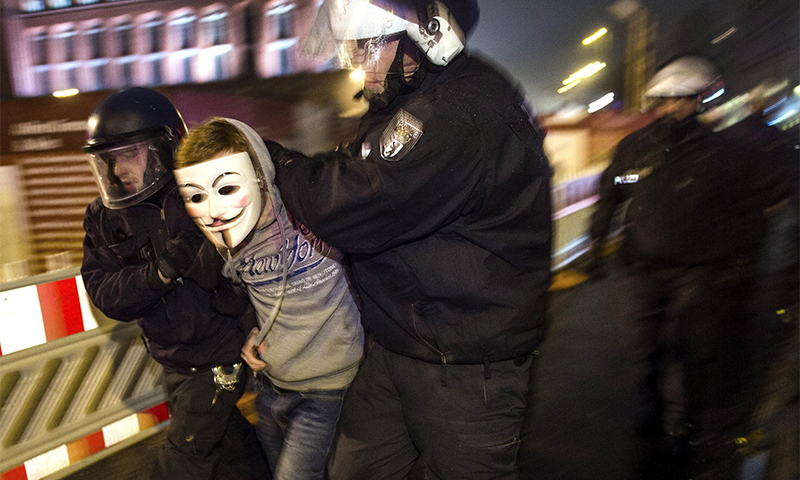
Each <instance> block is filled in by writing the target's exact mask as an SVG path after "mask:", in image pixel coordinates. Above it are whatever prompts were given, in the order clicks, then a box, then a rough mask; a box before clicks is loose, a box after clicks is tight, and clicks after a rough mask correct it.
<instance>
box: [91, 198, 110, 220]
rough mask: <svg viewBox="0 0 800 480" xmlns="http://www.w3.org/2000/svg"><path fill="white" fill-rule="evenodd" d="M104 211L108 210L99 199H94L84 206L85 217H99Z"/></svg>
mask: <svg viewBox="0 0 800 480" xmlns="http://www.w3.org/2000/svg"><path fill="white" fill-rule="evenodd" d="M106 210H108V207H106V206H105V205H103V199H102V198H100V197H96V198H95V199H94V200H92V201H91V202H90V203H89V205H87V206H86V216H87V217H89V216H91V217H95V216H98V215H101V214H102V212H104V211H106Z"/></svg>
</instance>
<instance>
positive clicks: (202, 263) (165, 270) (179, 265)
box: [156, 229, 224, 292]
mask: <svg viewBox="0 0 800 480" xmlns="http://www.w3.org/2000/svg"><path fill="white" fill-rule="evenodd" d="M223 263H224V262H223V259H222V257H221V256H220V255H219V253H217V250H216V248H214V245H213V244H211V242H209V241H207V240H206V238H205V237H204V236H203V234H202V233H201V232H200V230H197V229H188V230H184V231H182V232H180V233H179V234H178V235H176V236H174V237H170V238H168V239H167V240H166V241H165V242H164V248H163V250H162V252H161V254H160V255H159V256H158V258H157V259H156V266H157V267H158V270H159V271H160V272H161V274H162V275H163V276H164V277H167V278H169V279H171V280H173V281H174V280H177V279H179V278H183V279H190V280H192V281H194V282H195V283H197V284H198V285H199V286H200V287H201V288H203V289H204V290H208V291H209V292H210V291H213V290H214V288H215V287H216V286H217V283H218V281H219V277H220V275H221V271H222V264H223Z"/></svg>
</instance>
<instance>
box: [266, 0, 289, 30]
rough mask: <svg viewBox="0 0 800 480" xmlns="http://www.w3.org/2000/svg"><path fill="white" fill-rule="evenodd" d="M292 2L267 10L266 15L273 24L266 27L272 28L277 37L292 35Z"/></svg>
mask: <svg viewBox="0 0 800 480" xmlns="http://www.w3.org/2000/svg"><path fill="white" fill-rule="evenodd" d="M293 14H294V4H293V3H289V4H281V5H278V6H277V7H274V8H271V9H269V10H267V17H268V18H272V19H273V22H274V23H273V24H271V25H269V24H268V26H267V28H274V29H275V31H276V32H277V38H278V39H284V38H291V37H293V31H294V18H293Z"/></svg>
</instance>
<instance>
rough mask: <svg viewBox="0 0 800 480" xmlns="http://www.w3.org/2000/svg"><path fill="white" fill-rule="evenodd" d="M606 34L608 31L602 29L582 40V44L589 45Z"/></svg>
mask: <svg viewBox="0 0 800 480" xmlns="http://www.w3.org/2000/svg"><path fill="white" fill-rule="evenodd" d="M606 33H608V29H607V28H605V27H603V28H601V29H600V30H598V31H596V32H594V33H593V34H591V35H590V36H588V37H586V38H584V39H583V44H584V45H589V44H590V43H592V42H594V41H595V40H597V39H598V38H600V37H602V36H603V35H605V34H606Z"/></svg>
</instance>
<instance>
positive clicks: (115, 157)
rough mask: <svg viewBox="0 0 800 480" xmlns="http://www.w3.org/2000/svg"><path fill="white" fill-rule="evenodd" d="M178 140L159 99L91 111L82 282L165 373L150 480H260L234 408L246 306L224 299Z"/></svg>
mask: <svg viewBox="0 0 800 480" xmlns="http://www.w3.org/2000/svg"><path fill="white" fill-rule="evenodd" d="M185 135H186V126H185V124H184V122H183V119H182V118H181V116H180V114H179V113H178V111H177V110H176V109H175V107H174V106H173V105H172V103H170V101H169V100H168V99H167V98H166V97H164V96H163V95H162V94H160V93H158V92H156V91H154V90H150V89H147V88H140V87H137V88H131V89H128V90H123V91H120V92H117V93H114V94H113V95H111V96H110V97H108V98H107V99H105V100H104V101H103V102H102V103H101V104H100V105H99V106H98V107H97V108H96V110H95V111H94V113H93V114H92V116H91V117H90V118H89V123H88V129H87V138H88V141H87V143H86V145H85V146H84V151H85V152H86V153H87V154H88V157H89V162H90V164H91V167H92V171H93V173H94V176H95V180H96V181H97V185H98V187H99V188H100V194H101V195H100V196H99V197H98V198H96V199H95V200H94V201H93V202H92V203H91V204H90V205H89V206H88V208H87V209H86V215H85V217H84V229H85V230H86V237H85V239H84V242H83V263H82V265H81V275H82V277H83V281H84V283H85V285H86V291H87V292H88V293H89V297H90V298H91V299H92V302H93V303H94V304H95V306H97V308H98V309H100V311H102V312H103V313H104V314H106V315H108V316H109V317H111V318H114V319H116V320H120V321H125V322H129V321H133V320H137V321H138V322H139V325H140V326H141V327H142V330H143V332H144V337H145V340H146V345H147V346H148V349H149V352H150V354H151V355H152V357H153V358H154V359H155V360H156V361H157V362H159V363H160V364H161V365H162V366H163V367H164V380H165V385H166V389H167V394H168V396H169V401H170V403H171V406H172V411H171V421H170V428H169V431H168V433H167V442H166V443H165V444H164V446H163V448H162V449H161V450H160V452H159V453H158V456H157V459H156V462H155V466H154V469H153V475H152V478H155V479H169V480H176V479H192V480H196V479H211V478H232V479H234V478H235V479H259V480H263V479H264V478H269V470H268V469H267V466H266V461H265V459H264V457H263V453H262V450H261V448H260V446H259V444H258V441H257V439H256V437H255V431H254V429H253V427H252V425H250V424H249V423H248V422H247V420H246V419H245V418H244V417H243V416H242V414H241V413H240V412H239V409H238V408H237V406H236V402H237V401H238V400H239V398H240V397H241V396H242V393H243V392H244V379H245V378H246V377H245V376H243V374H242V366H241V361H240V358H239V350H240V348H241V346H242V344H243V343H244V339H245V337H244V334H243V331H242V330H240V328H239V326H238V322H237V318H236V316H235V315H236V314H238V313H241V312H243V311H246V310H245V309H246V308H247V306H248V304H247V302H246V298H245V299H244V300H242V301H239V302H232V301H231V300H232V299H237V298H238V297H236V296H235V295H226V292H230V290H228V288H227V287H229V286H230V284H227V283H225V282H224V281H223V280H222V278H221V276H220V271H221V263H220V262H219V261H217V260H216V257H218V255H216V252H215V251H214V249H213V247H211V248H209V246H210V244H207V243H205V241H204V237H203V234H202V233H201V232H200V231H199V230H198V229H196V227H195V226H194V223H193V222H192V219H191V218H189V216H188V215H187V214H186V210H185V208H184V206H183V200H182V199H181V197H180V196H179V195H178V192H177V187H176V185H175V182H174V180H173V178H172V164H173V163H172V162H173V152H174V151H175V150H176V149H177V147H178V145H179V143H180V141H181V139H182V138H183V137H184V136H185ZM198 252H205V253H198ZM240 300H241V299H240Z"/></svg>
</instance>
